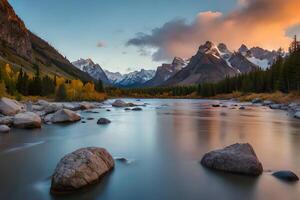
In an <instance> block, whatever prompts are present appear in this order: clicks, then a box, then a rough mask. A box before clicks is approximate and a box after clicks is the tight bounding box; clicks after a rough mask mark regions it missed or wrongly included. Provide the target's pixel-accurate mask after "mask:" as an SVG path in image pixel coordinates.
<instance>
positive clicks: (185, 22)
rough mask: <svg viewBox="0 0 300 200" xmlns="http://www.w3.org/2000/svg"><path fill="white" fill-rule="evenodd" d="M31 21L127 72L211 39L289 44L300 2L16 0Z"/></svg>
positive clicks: (299, 25) (66, 49)
mask: <svg viewBox="0 0 300 200" xmlns="http://www.w3.org/2000/svg"><path fill="white" fill-rule="evenodd" d="M9 2H10V3H11V5H12V6H13V7H14V9H15V11H16V13H17V14H18V15H19V16H20V17H21V18H22V19H23V20H24V22H25V24H26V26H27V27H28V28H29V29H30V30H31V31H32V32H34V33H36V34H38V35H39V36H41V37H42V38H44V39H45V40H47V41H48V42H49V43H50V44H52V45H53V46H55V47H56V49H58V50H59V51H60V52H61V53H62V54H64V55H66V56H67V58H68V59H69V60H70V61H74V60H76V59H78V58H91V59H93V60H94V61H95V62H97V63H99V64H100V65H101V66H102V67H103V68H104V69H109V70H110V71H120V72H122V73H125V72H128V71H132V70H136V69H140V68H145V69H156V67H157V66H158V65H159V64H161V63H162V62H166V61H170V60H171V59H172V57H174V56H180V57H183V58H189V57H190V56H192V55H193V54H194V53H195V52H196V51H197V48H198V46H199V45H200V44H201V43H203V42H204V41H206V40H211V41H213V42H216V43H218V42H224V43H226V44H227V45H228V47H229V48H230V49H233V50H234V49H237V48H238V47H239V46H240V45H241V44H242V43H244V44H246V45H248V46H250V47H251V46H261V47H264V48H268V49H278V48H279V47H284V48H287V46H288V44H289V42H290V37H291V36H292V35H294V34H297V35H298V36H299V37H300V12H299V8H300V0H149V1H146V0H126V1H125V0H124V1H123V0H88V1H83V0H63V1H62V0H26V1H25V0H23V1H20V0H9Z"/></svg>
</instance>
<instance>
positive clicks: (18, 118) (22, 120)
mask: <svg viewBox="0 0 300 200" xmlns="http://www.w3.org/2000/svg"><path fill="white" fill-rule="evenodd" d="M41 124H42V120H41V118H40V116H38V115H37V114H35V113H33V112H24V113H18V114H16V115H15V117H14V121H13V125H14V127H17V128H41Z"/></svg>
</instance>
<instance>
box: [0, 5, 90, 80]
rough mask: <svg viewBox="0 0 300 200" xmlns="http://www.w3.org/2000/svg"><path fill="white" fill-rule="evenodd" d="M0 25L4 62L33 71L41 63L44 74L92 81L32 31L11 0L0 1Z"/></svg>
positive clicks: (0, 51)
mask: <svg viewBox="0 0 300 200" xmlns="http://www.w3.org/2000/svg"><path fill="white" fill-rule="evenodd" d="M0 24H1V29H0V65H3V64H6V63H10V64H12V66H13V67H14V68H20V67H22V68H23V69H24V71H27V72H29V73H33V72H34V71H35V70H34V69H35V68H34V66H35V65H38V66H39V67H40V71H41V73H42V74H48V75H50V76H51V75H54V74H57V75H59V76H63V77H65V78H70V79H71V78H79V79H82V80H84V81H88V80H92V78H91V77H90V76H89V75H88V74H86V73H84V72H82V71H81V70H79V69H77V68H76V67H74V66H73V65H72V64H71V63H70V62H69V61H68V60H67V59H66V58H65V57H64V56H62V55H61V54H60V53H59V52H58V51H57V50H56V49H55V48H53V47H52V46H51V45H49V44H48V43H47V42H46V41H44V40H43V39H41V38H39V37H38V36H36V35H35V34H33V33H32V32H30V31H29V30H28V29H27V28H26V26H25V24H24V22H23V21H22V20H21V19H20V18H19V17H18V16H17V15H16V14H15V12H14V10H13V8H12V7H11V5H10V4H9V3H8V1H7V0H0Z"/></svg>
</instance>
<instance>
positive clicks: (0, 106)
mask: <svg viewBox="0 0 300 200" xmlns="http://www.w3.org/2000/svg"><path fill="white" fill-rule="evenodd" d="M23 109H24V106H23V105H22V104H21V103H19V102H18V101H16V100H12V99H9V98H6V97H2V98H1V99H0V113H2V114H4V115H15V114H17V113H18V112H20V111H22V110H23Z"/></svg>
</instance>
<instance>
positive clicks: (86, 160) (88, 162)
mask: <svg viewBox="0 0 300 200" xmlns="http://www.w3.org/2000/svg"><path fill="white" fill-rule="evenodd" d="M114 165H115V163H114V159H113V158H112V156H111V155H110V154H109V153H108V152H107V151H106V150H105V149H103V148H96V147H88V148H82V149H78V150H76V151H74V152H72V153H70V154H68V155H66V156H64V157H63V158H62V159H61V160H60V161H59V163H58V165H57V166H56V169H55V171H54V174H53V176H52V182H51V192H52V193H63V192H72V191H74V190H78V189H80V188H82V187H84V186H87V185H91V184H94V183H96V182H98V181H100V178H101V177H102V176H103V175H104V174H105V173H107V172H108V171H110V170H112V169H113V168H114Z"/></svg>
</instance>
